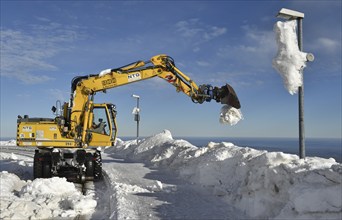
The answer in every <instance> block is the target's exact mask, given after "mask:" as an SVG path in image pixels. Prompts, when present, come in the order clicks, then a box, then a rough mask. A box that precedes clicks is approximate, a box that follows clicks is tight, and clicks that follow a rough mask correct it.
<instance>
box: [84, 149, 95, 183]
mask: <svg viewBox="0 0 342 220" xmlns="http://www.w3.org/2000/svg"><path fill="white" fill-rule="evenodd" d="M85 167H86V171H85V175H86V177H93V176H94V160H93V155H92V154H91V153H87V154H86V161H85Z"/></svg>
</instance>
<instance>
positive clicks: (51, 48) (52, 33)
mask: <svg viewBox="0 0 342 220" xmlns="http://www.w3.org/2000/svg"><path fill="white" fill-rule="evenodd" d="M39 20H40V21H43V22H45V23H44V24H39V25H37V24H34V25H28V27H30V28H29V31H22V30H13V29H6V28H3V29H2V30H1V31H0V34H1V63H0V66H1V76H5V77H9V78H15V79H17V80H19V81H21V82H23V83H25V84H36V83H43V82H46V81H49V80H53V78H52V77H50V76H48V75H45V74H43V75H42V74H37V72H39V71H47V72H49V71H55V70H57V69H58V68H57V67H56V66H55V65H54V64H53V63H51V61H49V58H52V57H54V56H55V55H56V54H58V53H59V52H61V51H63V50H66V47H65V43H70V42H72V41H74V40H75V39H76V38H77V36H78V34H77V32H76V29H77V28H76V27H72V26H66V27H62V25H60V24H58V23H52V22H49V20H47V19H39Z"/></svg>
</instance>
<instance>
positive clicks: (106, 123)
mask: <svg viewBox="0 0 342 220" xmlns="http://www.w3.org/2000/svg"><path fill="white" fill-rule="evenodd" d="M116 134H117V126H116V108H115V105H113V104H93V107H92V110H91V112H90V116H89V128H88V130H87V142H88V145H89V146H112V145H113V143H114V141H115V138H116Z"/></svg>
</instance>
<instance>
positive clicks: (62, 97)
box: [48, 89, 69, 103]
mask: <svg viewBox="0 0 342 220" xmlns="http://www.w3.org/2000/svg"><path fill="white" fill-rule="evenodd" d="M48 92H49V93H50V95H51V96H53V97H54V98H55V99H56V100H59V101H61V102H62V103H63V102H64V101H66V100H67V97H68V94H69V93H68V92H65V91H62V90H60V89H49V90H48Z"/></svg>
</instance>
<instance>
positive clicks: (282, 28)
mask: <svg viewBox="0 0 342 220" xmlns="http://www.w3.org/2000/svg"><path fill="white" fill-rule="evenodd" d="M296 29H297V21H296V20H292V21H285V22H281V21H278V22H277V23H276V24H275V25H274V32H275V34H276V40H277V44H278V53H277V55H276V57H275V58H274V59H273V67H274V68H275V69H276V70H277V71H278V72H279V73H280V75H281V76H282V78H283V80H284V86H285V88H286V89H287V90H288V91H289V93H290V94H291V95H293V94H295V93H297V91H298V87H300V86H302V84H303V75H302V70H303V68H304V67H305V66H306V64H305V63H306V61H307V58H306V55H307V54H306V53H303V52H301V51H300V50H299V47H298V41H297V34H296Z"/></svg>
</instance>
